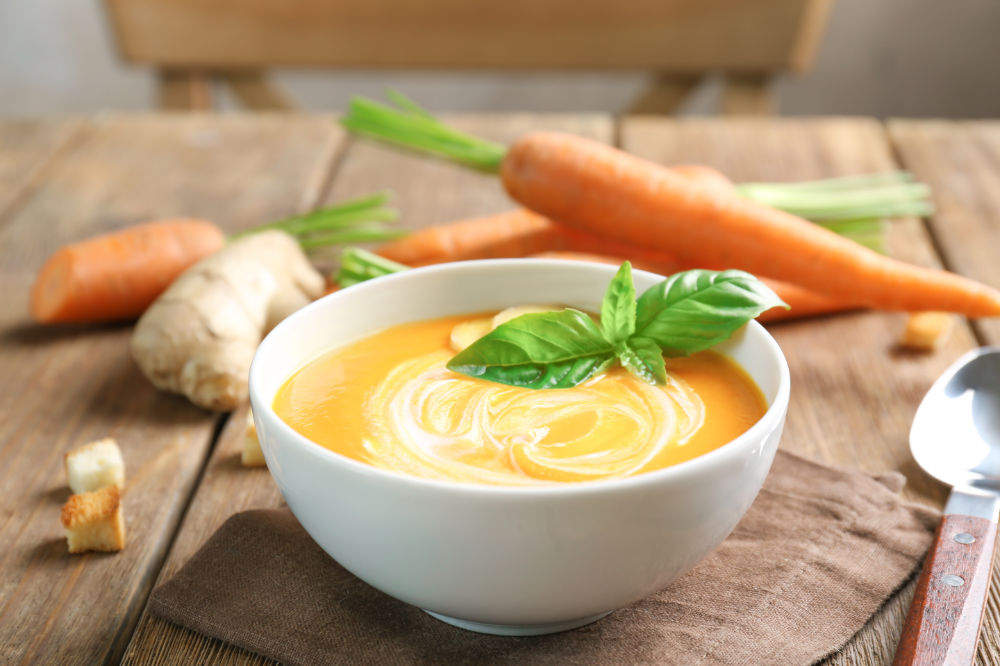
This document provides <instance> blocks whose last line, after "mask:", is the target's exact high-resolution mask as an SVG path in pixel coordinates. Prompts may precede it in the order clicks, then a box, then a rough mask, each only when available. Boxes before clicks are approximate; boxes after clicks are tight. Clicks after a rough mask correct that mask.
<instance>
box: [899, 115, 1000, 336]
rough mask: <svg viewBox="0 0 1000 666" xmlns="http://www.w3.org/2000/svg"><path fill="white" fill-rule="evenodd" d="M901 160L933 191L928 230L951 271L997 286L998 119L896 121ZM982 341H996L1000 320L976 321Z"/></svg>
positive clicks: (999, 264) (999, 240)
mask: <svg viewBox="0 0 1000 666" xmlns="http://www.w3.org/2000/svg"><path fill="white" fill-rule="evenodd" d="M889 134H890V136H891V137H892V141H893V143H894V144H895V147H896V150H897V152H898V154H899V157H900V159H901V160H902V161H903V163H904V164H905V165H906V168H907V169H909V170H911V171H912V172H913V173H914V174H915V175H916V176H917V178H919V179H920V180H923V181H925V182H927V183H928V184H929V185H930V186H931V189H932V191H933V192H934V202H935V205H936V206H937V213H936V214H935V215H934V216H933V217H932V218H931V230H932V233H933V234H934V239H935V242H936V243H937V244H938V246H939V248H940V252H941V254H942V256H944V257H945V260H946V261H947V262H948V263H949V265H950V266H952V267H953V268H954V269H955V270H957V271H959V272H960V273H962V274H964V275H968V276H969V277H973V278H975V279H977V280H980V281H982V282H985V283H986V284H990V285H993V286H998V285H1000V261H998V260H997V251H998V249H1000V122H997V121H993V122H985V121H982V122H948V121H914V120H894V121H892V122H890V123H889ZM975 326H976V327H977V329H978V330H979V331H980V333H981V335H982V337H983V342H984V343H986V344H991V345H997V344H1000V321H998V320H997V319H984V320H982V321H979V322H976V324H975Z"/></svg>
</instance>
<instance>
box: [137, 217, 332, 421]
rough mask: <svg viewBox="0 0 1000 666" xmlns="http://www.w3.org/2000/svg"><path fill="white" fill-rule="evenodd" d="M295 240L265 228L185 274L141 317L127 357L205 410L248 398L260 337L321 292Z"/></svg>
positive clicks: (317, 277) (221, 408)
mask: <svg viewBox="0 0 1000 666" xmlns="http://www.w3.org/2000/svg"><path fill="white" fill-rule="evenodd" d="M323 287H324V281H323V277H322V276H321V275H320V274H319V273H318V272H317V271H316V270H315V269H314V268H313V267H312V266H311V265H310V264H309V261H308V260H307V259H306V256H305V254H304V253H303V252H302V248H301V247H300V246H299V244H298V242H297V241H296V240H295V239H294V238H292V237H291V236H289V235H288V234H286V233H285V232H283V231H264V232H260V233H255V234H252V235H250V236H246V237H244V238H241V239H239V240H237V241H234V242H232V243H231V244H229V245H227V246H226V247H225V248H223V249H222V250H220V251H219V252H218V253H216V254H214V255H212V256H210V257H207V258H206V259H203V260H201V261H199V262H198V263H196V264H195V265H194V266H192V267H191V268H189V269H188V270H186V271H185V272H184V273H183V274H181V276H180V277H178V278H177V280H176V281H174V283H173V284H172V285H170V287H169V288H168V289H167V290H166V291H165V292H163V294H162V295H160V297H159V298H158V299H157V300H156V301H155V302H154V303H153V304H152V305H151V306H150V307H149V309H148V310H146V312H145V314H143V315H142V317H141V318H140V319H139V321H138V323H137V324H136V326H135V332H134V333H133V334H132V356H133V357H134V358H135V360H136V363H138V364H139V368H140V369H141V370H142V372H143V373H144V374H145V375H146V377H148V378H149V380H150V381H151V382H153V384H154V385H155V386H156V387H157V388H160V389H163V390H166V391H171V392H173V393H182V394H184V395H186V396H187V397H188V398H189V399H190V400H191V402H193V403H194V404H196V405H198V406H200V407H204V408H206V409H213V410H218V411H229V410H231V409H234V408H235V407H236V406H237V405H239V404H240V403H241V402H242V401H243V400H245V399H246V397H247V380H248V375H249V372H250V362H251V360H252V359H253V355H254V352H255V351H256V350H257V345H258V344H260V341H261V339H262V338H263V337H264V334H265V333H266V332H267V331H269V330H270V329H271V328H272V327H273V326H274V325H275V324H277V323H278V322H279V321H281V320H282V319H284V318H285V317H287V316H288V315H289V314H291V313H292V312H294V311H295V310H297V309H299V308H301V307H302V306H304V305H306V304H307V303H309V302H310V301H312V300H313V299H315V298H317V297H318V296H320V295H321V294H322V293H323Z"/></svg>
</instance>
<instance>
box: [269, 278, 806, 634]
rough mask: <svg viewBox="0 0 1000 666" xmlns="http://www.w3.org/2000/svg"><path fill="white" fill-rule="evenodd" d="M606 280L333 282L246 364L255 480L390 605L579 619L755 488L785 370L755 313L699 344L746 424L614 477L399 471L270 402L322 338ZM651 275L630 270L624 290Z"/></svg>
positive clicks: (700, 545) (558, 621)
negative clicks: (736, 372) (330, 439)
mask: <svg viewBox="0 0 1000 666" xmlns="http://www.w3.org/2000/svg"><path fill="white" fill-rule="evenodd" d="M614 273H615V268H614V267H612V266H606V265H601V264H590V263H577V262H566V261H545V260H534V259H508V260H493V261H476V262H465V263H460V264H448V265H441V266H432V267H428V268H422V269H418V270H413V271H407V272H405V273H400V274H396V275H392V276H388V277H384V278H379V279H378V280H373V281H371V282H367V283H364V284H360V285H357V286H354V287H351V288H349V289H345V290H343V291H339V292H336V293H334V294H332V295H330V296H327V297H326V298H323V299H321V300H319V301H317V302H316V303H313V304H312V305H309V306H308V307H306V308H304V309H302V310H301V311H299V312H297V313H295V314H293V315H292V316H291V317H289V318H288V319H286V320H285V321H284V322H282V323H281V324H280V325H278V326H277V327H276V328H275V329H274V330H273V331H272V332H271V333H270V335H268V336H267V338H266V339H265V340H264V341H263V342H262V343H261V345H260V348H259V349H258V351H257V355H256V357H255V358H254V362H253V367H252V369H251V371H250V399H251V402H252V405H253V413H254V419H255V421H256V426H257V433H258V435H259V437H260V442H261V447H262V448H263V451H264V457H265V458H266V460H267V465H268V467H269V468H270V470H271V474H272V475H273V476H274V479H275V481H276V482H277V484H278V487H279V488H280V489H281V492H282V494H283V495H284V497H285V500H286V501H287V502H288V506H289V507H290V508H291V510H292V512H293V513H294V514H295V516H296V517H297V518H298V520H299V521H300V522H301V523H302V525H303V527H305V529H306V530H307V531H308V532H309V534H310V535H311V536H312V538H313V539H315V540H316V542H317V543H318V544H319V545H320V546H321V547H322V548H323V549H324V550H325V551H326V552H327V553H329V554H330V555H331V556H332V557H333V558H334V559H336V560H337V562H339V563H340V564H341V565H343V566H344V567H346V568H347V569H348V570H350V571H351V572H352V573H354V574H355V575H357V576H358V577H359V578H361V579H362V580H364V581H366V582H367V583H369V584H371V585H372V586H374V587H376V588H378V589H380V590H382V591H383V592H385V593H387V594H390V595H392V596H394V597H396V598H397V599H401V600H403V601H405V602H408V603H411V604H414V605H416V606H419V607H420V608H423V609H425V610H426V611H428V612H429V613H431V614H433V615H435V616H436V617H438V618H439V619H442V620H444V621H446V622H450V623H452V624H455V625H457V626H460V627H464V628H467V629H473V630H476V631H482V632H487V633H497V634H512V635H529V634H541V633H550V632H554V631H561V630H564V629H570V628H573V627H576V626H580V625H583V624H586V623H588V622H591V621H593V620H595V619H597V618H599V617H601V616H602V615H604V614H606V613H608V612H610V611H612V610H614V609H616V608H620V607H622V606H625V605H628V604H630V603H632V602H634V601H637V600H639V599H641V598H643V597H644V596H646V595H648V594H650V593H652V592H655V591H657V590H659V589H661V588H663V587H664V586H666V585H667V583H669V582H670V581H671V580H673V579H674V578H676V577H677V576H679V575H681V574H683V573H684V572H685V571H687V570H688V569H690V568H691V567H692V566H694V564H695V563H696V562H698V561H699V560H700V559H701V558H703V557H704V556H705V555H706V554H707V553H708V552H709V551H711V550H712V549H713V548H715V547H716V546H717V545H718V544H719V543H720V542H721V541H722V540H723V539H724V538H725V537H726V536H727V535H728V534H729V533H730V531H732V529H733V527H735V525H736V523H737V522H738V521H739V520H740V518H741V517H742V516H743V514H744V513H745V512H746V510H747V508H749V506H750V503H751V502H752V501H753V500H754V497H756V495H757V492H758V491H759V490H760V487H761V484H762V483H763V481H764V477H765V476H766V475H767V472H768V469H769V468H770V466H771V461H772V459H773V458H774V453H775V451H776V449H777V446H778V439H779V438H780V436H781V430H782V426H783V425H784V419H785V412H786V409H787V407H788V394H789V377H788V366H787V365H786V363H785V359H784V356H783V355H782V353H781V350H780V349H779V348H778V345H777V344H776V343H775V341H774V339H773V338H772V337H771V336H770V335H769V334H768V333H767V332H766V331H765V330H764V328H763V327H761V326H760V325H759V324H757V323H756V322H751V323H750V324H749V325H747V326H746V327H744V328H743V329H741V330H740V331H738V332H737V333H736V335H734V336H733V338H732V339H731V340H729V341H728V342H726V343H724V344H723V345H721V346H720V347H717V349H718V350H719V351H721V352H722V353H724V354H727V355H728V356H730V357H731V358H733V359H735V360H736V361H737V362H738V363H739V364H740V365H742V366H743V368H744V369H746V371H747V372H748V373H749V374H750V375H751V376H752V377H753V378H754V380H755V381H756V382H757V384H758V386H760V388H761V390H762V391H763V393H764V395H765V397H766V398H767V402H768V405H769V409H768V410H767V413H766V414H765V415H764V417H763V418H762V419H761V420H760V421H759V422H758V423H757V424H755V425H754V426H753V427H752V428H751V429H750V430H749V431H747V432H746V433H744V434H743V435H741V436H740V437H738V438H736V439H734V440H733V441H731V442H729V443H728V444H726V445H724V446H722V447H721V448H719V449H716V450H714V451H711V452H710V453H707V454H705V455H702V456H700V457H698V458H695V459H693V460H690V461H687V462H683V463H680V464H678V465H675V466H673V467H668V468H666V469H663V470H659V471H655V472H650V473H647V474H641V475H638V476H634V477H631V478H626V479H618V480H610V481H593V482H587V483H581V484H566V485H560V486H556V487H537V488H536V487H531V488H524V487H496V486H487V485H476V484H465V483H449V482H442V481H431V480H426V479H421V478H416V477H410V476H405V475H402V474H398V473H394V472H389V471H384V470H381V469H377V468H375V467H372V466H369V465H366V464H364V463H360V462H357V461H355V460H351V459H349V458H346V457H344V456H341V455H339V454H337V453H333V452H332V451H329V450H328V449H325V448H323V447H321V446H319V445H317V444H314V443H313V442H311V441H309V440H308V439H306V438H305V437H303V436H301V435H299V434H298V433H296V432H295V431H293V430H292V429H291V428H290V427H289V426H288V425H286V424H285V423H284V422H283V421H282V420H281V419H280V418H278V416H277V415H276V414H275V413H274V410H273V409H272V406H271V405H272V402H273V400H274V396H275V393H276V392H277V390H278V388H279V387H280V386H281V385H282V384H283V383H284V382H285V380H287V379H288V377H289V376H290V375H291V374H292V373H293V372H294V371H295V370H297V369H298V368H300V367H302V366H303V365H304V364H306V363H307V362H309V361H310V360H312V359H314V358H315V357H317V356H318V355H320V354H321V353H323V352H326V351H328V350H329V349H331V348H332V347H336V346H339V345H342V344H344V343H347V342H350V341H353V340H356V339H358V338H360V337H363V336H365V335H366V334H369V333H373V332H375V331H377V330H380V329H383V328H386V327H388V326H392V325H395V324H401V323H404V322H409V321H415V320H420V319H428V318H432V317H440V316H445V315H451V314H460V313H466V312H482V311H484V310H499V309H502V308H504V307H507V306H511V305H517V304H524V303H533V302H534V303H552V302H556V303H566V304H568V305H572V306H575V307H578V308H581V309H585V310H590V311H599V310H600V301H601V298H602V296H603V294H604V290H605V288H606V287H607V284H608V281H609V280H610V279H611V277H612V276H613V275H614ZM662 279H663V278H662V277H661V276H657V275H654V274H652V273H645V272H641V271H637V272H636V273H635V283H636V288H637V290H639V292H640V293H641V291H642V290H644V289H646V288H647V287H649V286H651V285H653V284H655V283H656V282H658V281H660V280H662Z"/></svg>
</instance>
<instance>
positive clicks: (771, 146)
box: [622, 118, 998, 664]
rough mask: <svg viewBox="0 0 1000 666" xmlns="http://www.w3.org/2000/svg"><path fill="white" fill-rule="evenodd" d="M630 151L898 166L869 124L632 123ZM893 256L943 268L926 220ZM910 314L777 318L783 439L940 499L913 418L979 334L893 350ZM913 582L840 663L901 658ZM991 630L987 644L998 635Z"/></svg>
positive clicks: (803, 166)
mask: <svg viewBox="0 0 1000 666" xmlns="http://www.w3.org/2000/svg"><path fill="white" fill-rule="evenodd" d="M622 142H623V147H624V148H626V149H627V150H629V151H631V152H634V153H636V154H639V155H641V156H643V157H646V158H649V159H652V160H654V161H658V162H664V163H669V162H703V163H706V164H710V165H712V166H716V167H718V168H720V169H721V170H722V171H723V172H725V173H726V174H728V175H729V176H730V177H731V178H733V179H734V180H736V181H749V180H758V181H769V180H773V181H782V180H796V179H809V178H822V177H828V176H837V175H848V174H856V173H865V172H871V171H884V170H887V169H892V168H896V164H895V162H894V159H893V156H892V151H891V148H890V146H889V144H888V142H887V139H886V136H885V134H884V132H883V130H882V127H881V126H880V125H879V124H877V123H876V122H874V121H866V120H847V119H845V120H841V119H833V120H820V121H813V120H803V121H797V120H780V121H767V120H756V119H743V120H726V121H719V120H696V119H692V120H685V121H670V120H660V119H654V118H634V119H627V120H626V121H625V123H624V126H623V128H622ZM890 245H891V253H892V254H893V255H894V256H896V257H899V258H901V259H905V260H907V261H911V262H914V263H918V264H923V265H937V264H938V261H937V259H936V255H935V253H934V251H933V246H932V244H931V242H930V239H929V237H928V236H927V234H926V232H925V230H924V228H923V225H922V223H921V222H919V221H917V220H905V221H897V222H895V223H894V225H893V227H892V233H891V237H890ZM902 324H903V315H900V314H891V313H873V312H865V313H857V314H848V315H839V316H835V317H826V318H818V319H814V320H812V321H801V322H788V323H784V324H777V325H773V326H771V327H770V328H771V330H772V332H773V333H774V335H775V337H776V338H777V340H778V342H779V343H780V344H781V347H782V349H783V350H784V352H785V355H786V356H787V358H788V364H789V367H790V369H791V374H792V386H793V387H794V388H793V391H792V400H791V404H790V406H789V411H788V419H787V422H786V426H785V434H784V435H783V437H782V442H781V446H782V447H783V448H785V449H787V450H790V451H794V452H796V453H800V454H803V455H806V456H809V457H811V458H815V459H819V460H822V461H824V462H827V463H831V464H837V465H847V466H851V467H859V468H861V469H865V470H868V471H871V472H876V473H877V472H885V471H890V470H895V471H899V472H902V473H903V474H905V475H906V476H907V478H908V483H907V488H906V490H905V491H904V492H905V494H906V495H907V496H908V497H910V498H911V499H914V500H917V501H922V502H926V503H931V504H935V505H941V504H942V502H943V499H944V494H945V489H944V488H943V486H941V485H940V484H939V483H937V482H935V481H933V480H932V479H930V477H928V476H927V475H926V474H924V473H923V472H922V471H920V469H919V468H918V467H917V466H916V463H914V462H913V460H912V458H911V456H910V454H909V445H908V440H907V438H908V434H909V428H910V421H911V420H912V418H913V414H914V412H915V411H916V407H917V404H918V403H919V402H920V399H921V398H922V397H923V394H924V392H925V391H926V390H927V388H928V387H929V386H930V384H931V383H932V381H933V380H934V378H935V377H937V375H938V374H939V373H940V372H941V371H942V370H943V369H944V368H945V367H946V366H947V365H948V364H950V363H951V362H952V361H953V360H954V359H955V358H956V357H957V356H959V355H960V354H961V353H962V352H963V351H965V350H967V349H969V348H971V347H973V346H975V344H976V341H975V338H974V337H973V335H972V332H971V331H970V329H969V328H968V326H966V325H962V326H960V327H958V330H956V331H955V333H954V334H953V335H952V336H951V338H950V339H949V340H948V342H947V344H946V345H945V347H944V348H943V349H941V350H939V351H938V352H936V353H934V354H929V355H918V354H906V353H902V352H899V351H897V350H896V349H894V345H895V341H896V339H897V336H898V334H899V331H900V330H901V327H902ZM910 595H912V589H909V590H906V591H905V592H904V594H902V595H900V596H898V597H897V598H894V599H893V600H892V601H891V603H889V604H888V605H887V606H886V607H885V608H884V609H883V611H882V612H881V613H880V614H879V615H878V616H876V618H875V619H874V620H873V621H872V622H871V623H870V624H869V625H868V626H867V627H866V628H865V629H864V630H862V631H861V632H860V633H859V634H858V635H857V636H856V637H855V639H854V640H853V641H852V642H851V643H850V644H848V646H847V647H846V648H845V650H844V651H843V652H842V653H841V654H839V655H835V656H834V657H833V658H831V659H830V662H831V663H837V664H869V663H874V664H882V663H888V661H890V660H891V657H892V654H893V652H894V649H895V644H896V640H897V639H898V635H899V631H900V629H901V627H902V619H903V617H904V615H905V612H906V609H907V605H908V601H909V596H910ZM997 636H998V634H997V633H996V630H995V629H994V628H992V627H988V630H987V633H986V636H985V638H986V640H985V642H986V643H987V644H989V645H996V643H997Z"/></svg>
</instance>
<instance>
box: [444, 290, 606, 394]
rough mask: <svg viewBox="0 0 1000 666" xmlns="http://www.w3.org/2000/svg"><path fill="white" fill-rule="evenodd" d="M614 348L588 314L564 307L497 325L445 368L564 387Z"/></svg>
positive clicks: (600, 364)
mask: <svg viewBox="0 0 1000 666" xmlns="http://www.w3.org/2000/svg"><path fill="white" fill-rule="evenodd" d="M614 358H615V353H614V347H613V346H612V345H611V343H610V342H608V341H607V340H605V339H604V336H603V335H602V334H601V330H600V329H599V328H598V327H597V324H595V323H594V320H593V319H591V318H590V317H589V316H588V315H586V314H584V313H583V312H580V311H579V310H573V309H571V308H567V309H565V310H560V311H559V312H538V313H532V314H524V315H521V316H520V317H515V318H514V319H511V320H510V321H508V322H506V323H504V324H501V325H500V326H497V327H496V328H495V329H493V330H492V331H491V332H489V333H487V334H486V335H484V336H483V337H481V338H479V339H478V340H476V341H475V342H473V343H472V344H471V345H469V346H468V347H466V348H465V349H464V350H462V351H461V352H459V353H458V354H457V355H456V356H455V357H454V358H452V359H451V360H450V361H449V362H448V369H449V370H453V371H455V372H460V373H462V374H464V375H469V376H470V377H479V378H481V379H486V380H489V381H493V382H499V383H501V384H510V385H511V386H525V387H528V388H569V387H572V386H576V385H577V384H580V383H582V382H584V381H586V380H587V379H589V378H590V377H593V376H594V375H595V374H597V373H598V372H601V371H602V370H604V369H605V368H607V367H608V365H609V364H610V363H611V362H613V361H614Z"/></svg>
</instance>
